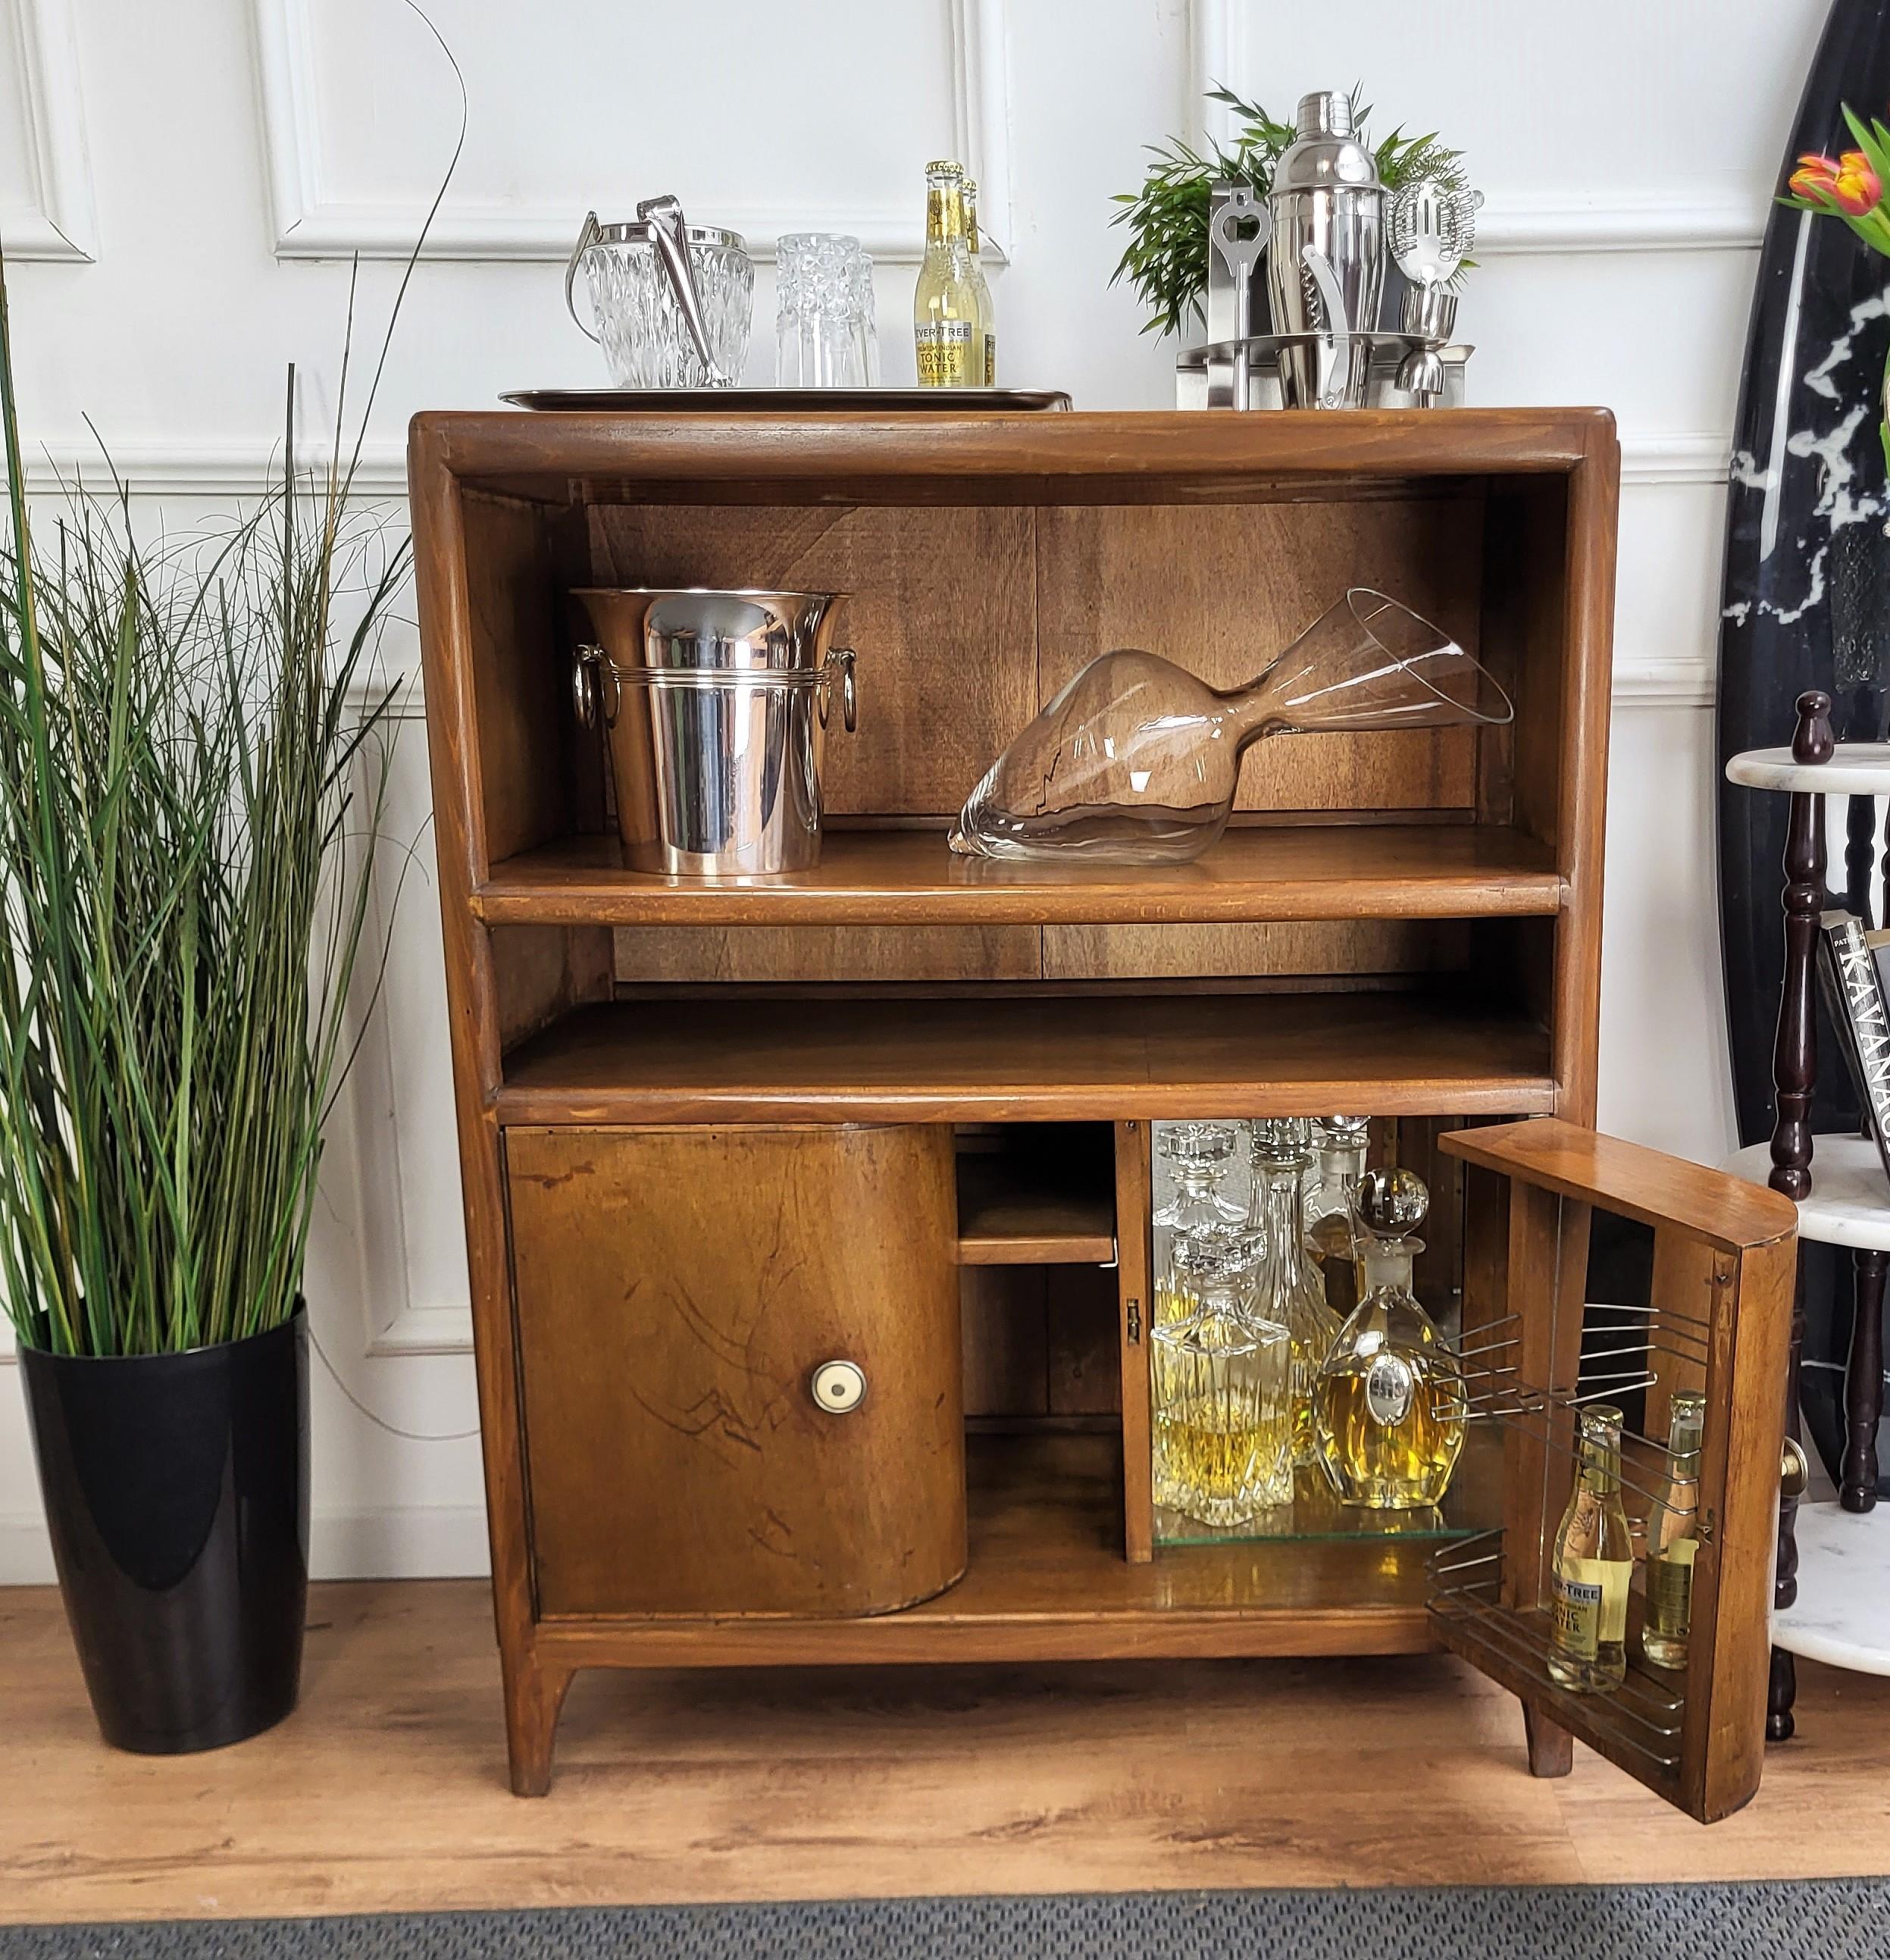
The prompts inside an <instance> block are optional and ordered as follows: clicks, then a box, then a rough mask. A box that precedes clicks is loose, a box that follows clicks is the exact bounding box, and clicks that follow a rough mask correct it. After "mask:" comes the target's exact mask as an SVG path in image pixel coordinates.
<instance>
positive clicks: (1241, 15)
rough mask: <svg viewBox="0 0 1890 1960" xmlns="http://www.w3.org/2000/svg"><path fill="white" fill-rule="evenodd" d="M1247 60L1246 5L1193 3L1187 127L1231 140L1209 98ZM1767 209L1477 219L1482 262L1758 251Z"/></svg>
mask: <svg viewBox="0 0 1890 1960" xmlns="http://www.w3.org/2000/svg"><path fill="white" fill-rule="evenodd" d="M1248 64H1249V36H1248V33H1247V20H1246V8H1245V7H1244V6H1243V4H1242V0H1188V101H1187V103H1186V105H1185V120H1186V121H1187V122H1188V123H1190V124H1191V125H1192V126H1193V127H1194V129H1195V130H1197V131H1198V133H1200V134H1201V135H1204V136H1205V137H1206V138H1208V140H1210V141H1211V142H1227V141H1228V140H1229V139H1230V138H1231V137H1232V135H1233V111H1232V110H1230V109H1228V108H1227V107H1226V106H1225V105H1224V104H1223V103H1218V102H1209V101H1207V100H1205V99H1204V98H1205V97H1206V95H1207V92H1208V90H1209V89H1210V88H1211V87H1214V86H1215V84H1217V83H1220V82H1223V81H1230V78H1233V77H1237V76H1239V75H1245V74H1247V73H1248V72H1249V65H1248ZM1230 85H1234V84H1232V83H1231V82H1230ZM1276 113H1277V112H1276ZM1768 210H1769V206H1768V204H1767V202H1766V200H1765V199H1764V196H1763V195H1762V194H1760V195H1757V196H1742V195H1740V194H1739V193H1738V192H1724V191H1720V190H1708V189H1696V190H1693V191H1691V192H1689V191H1688V190H1687V189H1685V187H1684V186H1681V187H1678V189H1677V190H1676V191H1675V192H1673V193H1671V194H1664V195H1663V194H1659V193H1653V194H1649V195H1647V196H1624V195H1622V194H1621V193H1619V192H1611V193H1609V194H1608V196H1605V197H1580V196H1564V195H1561V194H1560V193H1555V192H1528V193H1523V194H1518V193H1516V192H1510V193H1508V194H1507V195H1506V194H1504V193H1502V192H1492V193H1491V196H1490V199H1489V202H1488V203H1487V204H1486V205H1484V208H1483V209H1482V210H1481V212H1479V213H1478V218H1477V256H1478V258H1479V259H1491V258H1499V257H1507V256H1517V257H1520V256H1529V255H1535V254H1542V253H1557V254H1559V253H1569V252H1723V251H1756V250H1758V243H1759V240H1760V238H1761V236H1762V235H1763V234H1764V230H1765V221H1766V218H1767V215H1768Z"/></svg>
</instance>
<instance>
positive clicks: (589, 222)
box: [565, 211, 603, 345]
mask: <svg viewBox="0 0 1890 1960" xmlns="http://www.w3.org/2000/svg"><path fill="white" fill-rule="evenodd" d="M601 237H603V226H602V225H601V224H599V223H598V222H597V213H596V212H594V211H587V212H585V213H584V229H583V230H582V231H580V232H579V233H578V242H577V243H576V244H575V245H574V246H573V247H571V256H570V258H569V259H568V260H567V261H566V262H565V312H567V313H569V314H570V315H571V318H572V320H574V321H575V322H576V323H577V327H578V332H579V333H581V334H582V335H583V336H584V338H585V339H587V340H596V339H597V336H596V335H595V334H594V333H592V332H591V330H590V328H589V327H587V326H585V324H584V322H583V321H582V320H578V308H577V307H576V305H575V304H574V303H573V301H572V298H571V286H572V285H573V283H574V282H575V280H576V279H577V277H578V261H579V259H581V258H583V256H584V254H585V253H586V252H587V251H588V250H590V247H592V246H593V245H594V244H596V243H597V240H599V239H600V238H601ZM600 345H601V343H600Z"/></svg>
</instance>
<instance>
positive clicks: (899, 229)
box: [62, 0, 1011, 265]
mask: <svg viewBox="0 0 1890 1960" xmlns="http://www.w3.org/2000/svg"><path fill="white" fill-rule="evenodd" d="M62 4H63V0H62ZM315 5H320V0H253V11H254V16H255V26H256V65H257V76H258V82H259V87H260V91H261V97H262V113H263V143H264V148H265V149H266V151H267V160H268V165H269V196H270V211H271V217H272V223H273V227H274V234H275V247H274V249H275V256H277V257H278V259H351V258H353V257H355V256H356V255H358V256H361V257H362V258H364V259H405V258H406V257H407V256H408V255H409V253H410V252H411V251H412V249H413V240H414V237H415V234H416V233H417V232H418V230H419V228H420V222H421V220H422V218H423V217H424V215H425V207H424V206H418V207H412V208H409V206H407V205H403V204H396V203H385V204H383V203H379V202H375V203H364V202H355V203H349V202H345V201H343V200H339V199H334V198H332V197H331V196H329V194H328V192H327V191H326V188H325V186H324V183H323V174H322V157H321V136H320V103H319V101H318V100H317V78H316V73H315V57H314V42H313V32H312V28H311V23H310V14H309V9H310V7H311V6H315ZM1007 5H1008V0H947V26H948V29H949V38H950V46H951V51H952V63H951V90H952V104H951V110H952V132H953V139H954V141H955V142H956V145H957V146H958V150H959V154H960V155H961V156H962V157H963V158H964V159H965V161H966V167H967V168H968V169H969V170H971V171H972V173H973V174H974V175H975V177H977V179H978V186H979V192H980V200H981V206H982V212H984V213H985V214H988V216H989V218H991V220H993V222H992V223H991V225H990V227H989V229H988V234H987V238H988V247H989V250H990V252H991V256H992V257H993V258H994V259H995V260H996V261H997V262H998V263H1005V262H1007V260H1008V259H1009V256H1010V249H1009V248H1010V237H1011V202H1010V197H1011V170H1010V100H1009V87H1008V81H1007V77H1008V62H1007V37H1006V15H1007ZM589 202H590V199H589V197H588V196H587V195H586V194H584V193H582V192H576V193H574V194H573V196H572V198H571V201H570V202H545V201H533V200H527V201H521V202H517V203H511V202H508V203H504V204H498V203H493V202H479V201H474V200H469V199H456V198H454V197H453V196H451V195H450V193H449V195H448V196H447V199H446V202H444V203H443V204H442V205H441V207H440V210H439V212H438V215H437V216H436V217H435V218H434V221H433V225H432V228H431V231H429V232H428V235H427V240H426V243H425V247H424V249H423V250H422V253H421V256H422V257H423V258H426V259H466V260H471V261H473V262H475V263H487V262H492V261H504V260H552V261H555V262H557V263H562V262H563V261H564V260H565V259H568V257H569V256H570V255H571V246H572V243H573V242H574V240H575V239H576V237H577V236H578V226H579V224H581V222H582V221H583V218H584V209H585V207H586V205H587V204H588V203H589ZM603 215H605V216H606V218H609V216H610V215H611V214H609V213H605V214H603ZM618 215H619V216H622V215H635V214H634V213H627V214H618ZM716 217H717V220H718V222H720V223H721V224H726V225H727V226H728V227H730V228H731V229H732V230H734V231H739V232H740V233H741V234H742V235H743V237H744V238H745V239H746V240H747V242H748V249H749V253H751V254H752V256H754V257H755V258H756V259H762V260H769V259H772V258H773V257H774V256H775V241H776V240H777V239H778V237H780V235H781V233H782V232H784V231H840V232H850V233H851V234H853V235H854V237H858V239H859V240H860V242H861V244H862V245H864V247H866V249H867V251H868V252H870V253H871V254H872V255H873V258H874V259H876V260H877V261H879V262H880V263H883V264H890V265H901V264H914V263H917V262H918V259H920V258H921V257H922V256H924V247H925V236H924V213H923V209H922V206H921V201H920V200H919V199H918V196H917V195H916V193H915V195H914V196H913V197H912V198H911V199H908V200H905V202H902V204H900V205H897V206H894V205H834V206H831V207H821V206H817V205H807V204H754V205H732V206H730V207H729V208H725V209H722V210H719V211H718V212H717V213H716Z"/></svg>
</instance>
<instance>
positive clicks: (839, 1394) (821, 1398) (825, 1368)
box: [809, 1361, 866, 1415]
mask: <svg viewBox="0 0 1890 1960" xmlns="http://www.w3.org/2000/svg"><path fill="white" fill-rule="evenodd" d="M809 1386H810V1388H811V1389H813V1398H814V1402H815V1404H816V1406H817V1407H819V1408H823V1409H825V1410H826V1411H827V1413H828V1414H829V1415H847V1414H851V1412H852V1411H854V1409H857V1408H858V1407H859V1406H860V1405H861V1403H862V1402H864V1401H865V1400H866V1370H864V1368H862V1367H861V1366H860V1365H859V1363H858V1362H857V1361H823V1362H822V1363H821V1364H820V1365H819V1367H817V1368H816V1369H815V1370H814V1371H813V1379H812V1381H811V1383H810V1384H809Z"/></svg>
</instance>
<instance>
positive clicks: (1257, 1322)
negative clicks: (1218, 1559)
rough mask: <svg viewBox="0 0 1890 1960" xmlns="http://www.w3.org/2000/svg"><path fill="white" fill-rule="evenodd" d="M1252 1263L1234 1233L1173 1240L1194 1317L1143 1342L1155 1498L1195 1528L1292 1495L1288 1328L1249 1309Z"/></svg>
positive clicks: (1252, 1247)
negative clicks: (1146, 1354) (1151, 1416)
mask: <svg viewBox="0 0 1890 1960" xmlns="http://www.w3.org/2000/svg"><path fill="white" fill-rule="evenodd" d="M1259 1260H1260V1246H1259V1242H1258V1239H1257V1238H1256V1237H1255V1235H1254V1234H1253V1233H1251V1232H1247V1231H1245V1230H1242V1229H1240V1228H1239V1227H1233V1226H1222V1227H1218V1228H1217V1229H1216V1230H1212V1231H1208V1232H1203V1233H1198V1234H1197V1235H1195V1236H1190V1237H1188V1238H1185V1239H1180V1240H1179V1241H1178V1242H1177V1243H1176V1247H1175V1263H1176V1268H1177V1269H1178V1271H1179V1274H1180V1276H1181V1279H1182V1283H1183V1284H1185V1287H1187V1289H1188V1293H1189V1295H1190V1297H1192V1299H1193V1300H1194V1301H1195V1313H1193V1315H1192V1316H1191V1317H1190V1318H1189V1319H1187V1320H1185V1321H1182V1322H1169V1323H1167V1324H1166V1325H1159V1326H1157V1328H1155V1329H1154V1334H1153V1339H1152V1341H1150V1348H1149V1360H1150V1374H1151V1377H1152V1379H1151V1382H1150V1390H1151V1402H1152V1406H1153V1414H1154V1438H1153V1445H1154V1447H1153V1464H1152V1469H1153V1484H1154V1498H1155V1501H1156V1503H1158V1504H1163V1505H1166V1506H1168V1507H1169V1508H1171V1509H1173V1510H1179V1511H1181V1512H1182V1513H1185V1515H1186V1516H1189V1517H1192V1518H1195V1519H1199V1520H1200V1522H1201V1523H1203V1524H1209V1525H1223V1526H1224V1525H1240V1524H1246V1523H1249V1521H1250V1520H1251V1519H1252V1518H1253V1516H1254V1515H1255V1513H1256V1512H1258V1511H1262V1510H1268V1509H1269V1508H1271V1507H1272V1506H1274V1505H1276V1504H1284V1503H1290V1501H1291V1500H1292V1497H1293V1438H1292V1401H1291V1383H1292V1374H1291V1367H1290V1360H1289V1357H1288V1344H1287V1332H1286V1329H1285V1328H1284V1327H1280V1326H1278V1325H1274V1323H1272V1322H1270V1321H1268V1320H1267V1319H1265V1318H1264V1317H1263V1316H1262V1315H1261V1314H1259V1313H1257V1312H1256V1310H1255V1309H1256V1298H1255V1281H1256V1279H1257V1277H1258V1265H1259Z"/></svg>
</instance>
